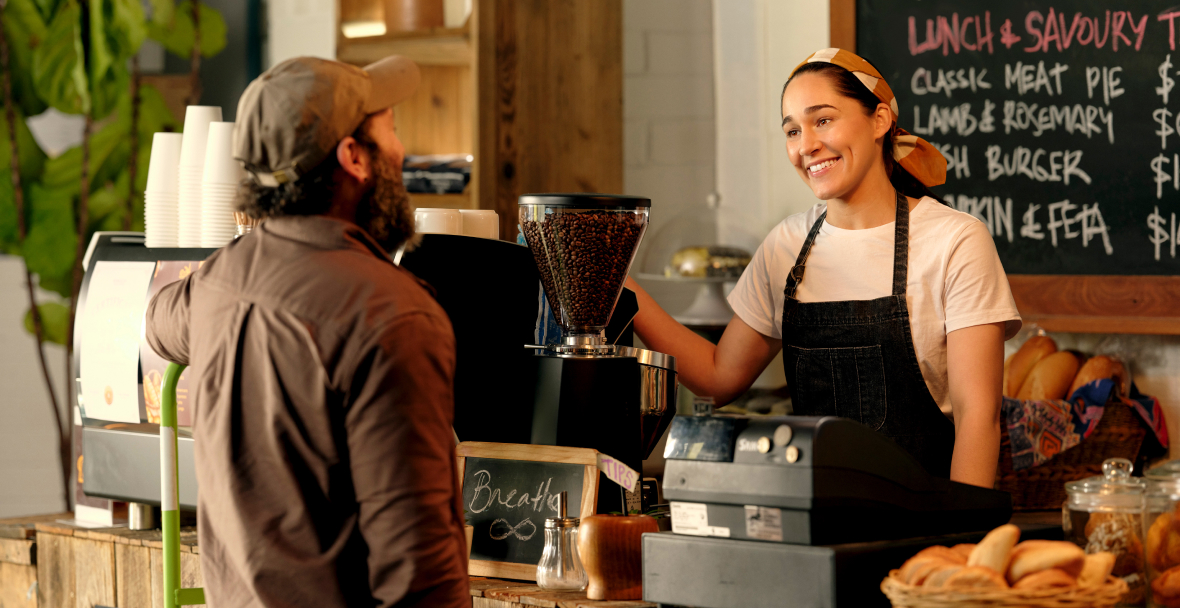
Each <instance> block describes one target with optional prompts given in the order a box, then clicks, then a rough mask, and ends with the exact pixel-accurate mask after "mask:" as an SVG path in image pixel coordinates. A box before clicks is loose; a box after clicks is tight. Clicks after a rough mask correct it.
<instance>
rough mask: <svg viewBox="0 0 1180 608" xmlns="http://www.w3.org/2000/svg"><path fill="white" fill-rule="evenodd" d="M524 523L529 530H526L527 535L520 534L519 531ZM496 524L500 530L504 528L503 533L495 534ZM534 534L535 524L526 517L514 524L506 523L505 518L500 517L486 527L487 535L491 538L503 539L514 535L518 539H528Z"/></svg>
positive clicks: (535, 532)
mask: <svg viewBox="0 0 1180 608" xmlns="http://www.w3.org/2000/svg"><path fill="white" fill-rule="evenodd" d="M525 525H528V527H529V532H528V535H527V536H525V535H523V534H521V532H520V531H521V530H522V529H523V528H524V527H525ZM497 526H499V528H500V530H501V531H504V530H506V531H505V532H504V533H503V534H499V535H497V534H496V532H497V530H496V527H497ZM536 534H537V524H534V523H533V521H532V520H531V519H530V518H527V517H526V518H525V519H524V521H522V522H520V523H519V524H516V525H515V526H513V525H512V524H510V523H508V520H507V519H504V518H503V517H501V518H500V519H497V520H495V521H493V522H492V525H491V527H490V528H489V529H488V536H490V537H492V540H504V539H505V538H508V537H509V536H515V537H516V538H518V539H520V540H528V539H530V538H532V537H533V536H535V535H536Z"/></svg>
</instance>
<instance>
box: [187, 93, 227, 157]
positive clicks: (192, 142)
mask: <svg viewBox="0 0 1180 608" xmlns="http://www.w3.org/2000/svg"><path fill="white" fill-rule="evenodd" d="M220 121H221V108H220V107H218V106H189V107H188V108H186V109H185V111H184V145H183V146H182V147H181V149H180V165H181V166H183V167H204V166H205V145H206V143H207V142H208V141H209V123H212V122H220Z"/></svg>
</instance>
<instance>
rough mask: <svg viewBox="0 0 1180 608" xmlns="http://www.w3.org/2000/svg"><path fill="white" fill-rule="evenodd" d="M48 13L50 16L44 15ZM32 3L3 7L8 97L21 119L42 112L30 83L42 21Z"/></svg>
mask: <svg viewBox="0 0 1180 608" xmlns="http://www.w3.org/2000/svg"><path fill="white" fill-rule="evenodd" d="M46 14H52V13H46ZM42 15H43V13H41V12H40V11H39V10H38V8H37V6H36V5H34V4H33V0H8V4H7V5H6V6H5V7H4V13H3V22H4V23H3V25H4V35H5V36H7V37H8V49H9V51H10V53H11V54H10V61H9V68H10V69H11V70H12V95H13V97H14V98H15V99H16V101H17V105H18V106H20V109H21V111H23V112H24V114H25V116H35V115H37V114H40V113H41V112H44V111H45V107H46V106H45V102H44V101H42V100H41V98H40V96H39V95H38V94H37V88H36V86H35V85H34V83H33V52H34V51H35V50H36V49H37V47H38V46H40V45H41V43H42V41H44V40H45V32H46V28H45V18H44V17H43V16H42Z"/></svg>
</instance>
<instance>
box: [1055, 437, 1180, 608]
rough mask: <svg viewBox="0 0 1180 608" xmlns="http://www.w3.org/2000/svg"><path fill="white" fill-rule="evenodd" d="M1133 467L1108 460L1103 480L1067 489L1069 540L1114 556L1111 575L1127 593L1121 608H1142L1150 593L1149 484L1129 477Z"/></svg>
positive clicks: (1098, 478)
mask: <svg viewBox="0 0 1180 608" xmlns="http://www.w3.org/2000/svg"><path fill="white" fill-rule="evenodd" d="M1133 468H1134V466H1133V465H1132V464H1131V461H1130V460H1127V459H1125V458H1109V459H1107V460H1106V461H1104V462H1103V463H1102V475H1100V476H1094V477H1087V478H1086V479H1079V480H1077V481H1071V482H1069V483H1067V484H1065V491H1066V493H1067V494H1068V495H1069V498H1068V499H1067V500H1066V502H1065V507H1064V512H1063V515H1064V520H1063V522H1062V527H1063V528H1064V530H1065V537H1066V540H1069V541H1072V542H1074V543H1075V544H1077V545H1078V546H1079V547H1081V548H1082V549H1084V550H1085V551H1086V553H1099V552H1102V551H1106V552H1109V553H1111V554H1113V555H1114V557H1115V563H1114V568H1113V570H1112V571H1111V575H1112V576H1117V577H1119V578H1121V579H1123V580H1124V581H1126V583H1127V587H1128V589H1129V591H1128V593H1127V595H1125V596H1123V598H1122V600H1121V601H1120V602H1119V605H1122V606H1143V605H1144V601H1145V599H1146V598H1145V596H1146V593H1145V591H1146V589H1147V575H1146V572H1145V567H1144V563H1143V562H1144V554H1143V534H1144V532H1143V504H1144V493H1145V488H1146V484H1145V483H1144V480H1143V479H1141V478H1137V477H1131V470H1132V469H1133ZM1178 608H1180V607H1178Z"/></svg>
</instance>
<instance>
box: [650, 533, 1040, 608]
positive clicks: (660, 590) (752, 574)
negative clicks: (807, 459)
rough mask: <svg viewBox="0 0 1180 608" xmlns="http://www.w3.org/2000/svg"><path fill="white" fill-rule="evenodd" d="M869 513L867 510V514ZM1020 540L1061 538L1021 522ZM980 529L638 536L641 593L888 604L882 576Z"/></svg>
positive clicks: (702, 602)
mask: <svg viewBox="0 0 1180 608" xmlns="http://www.w3.org/2000/svg"><path fill="white" fill-rule="evenodd" d="M866 516H871V515H870V514H866ZM1020 527H1021V535H1020V537H1021V539H1022V540H1027V539H1030V538H1039V539H1046V540H1061V539H1062V536H1061V526H1060V525H1046V524H1024V525H1021V526H1020ZM983 536H984V533H983V532H972V533H968V534H952V535H948V536H927V537H923V538H908V539H903V540H886V541H876V542H869V543H848V544H844V545H824V546H807V545H787V544H779V543H766V542H761V541H755V540H736V539H726V538H706V537H701V536H685V535H681V534H673V533H671V532H659V533H654V534H644V535H643V599H644V601H648V602H656V603H659V604H671V605H675V606H693V607H695V608H783V607H784V606H790V607H791V608H832V607H835V606H842V607H851V608H873V607H877V606H880V607H881V608H889V605H890V604H889V600H888V598H886V597H885V594H884V593H881V589H880V585H881V580H882V579H884V578H885V577H886V576H887V575H888V574H889V571H890V570H892V569H894V568H897V567H899V566H901V564H902V563H904V562H905V560H907V559H909V558H910V557H912V556H913V555H914V554H915V553H917V552H918V551H920V550H922V549H924V548H926V547H929V546H931V545H947V546H953V545H957V544H959V543H977V542H979V541H980V540H981V539H982V538H983Z"/></svg>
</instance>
